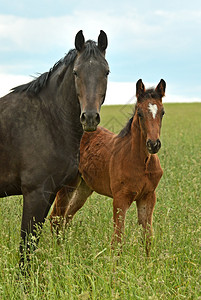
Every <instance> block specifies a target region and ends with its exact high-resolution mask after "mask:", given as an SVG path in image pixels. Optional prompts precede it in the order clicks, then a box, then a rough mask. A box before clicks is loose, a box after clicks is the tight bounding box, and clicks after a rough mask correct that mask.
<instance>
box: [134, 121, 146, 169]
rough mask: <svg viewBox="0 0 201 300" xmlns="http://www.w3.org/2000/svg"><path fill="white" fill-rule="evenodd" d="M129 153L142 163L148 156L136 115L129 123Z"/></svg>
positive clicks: (144, 139)
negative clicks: (130, 123)
mask: <svg viewBox="0 0 201 300" xmlns="http://www.w3.org/2000/svg"><path fill="white" fill-rule="evenodd" d="M131 140H132V142H131V153H132V156H133V157H134V158H135V159H136V160H138V161H139V163H142V164H144V163H145V162H146V161H147V159H148V158H149V156H150V154H149V153H148V151H147V148H146V138H145V136H144V134H143V132H142V130H141V127H140V124H139V120H138V118H137V116H135V117H134V119H133V123H132V125H131Z"/></svg>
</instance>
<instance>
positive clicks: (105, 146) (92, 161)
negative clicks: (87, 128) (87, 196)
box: [79, 127, 116, 197]
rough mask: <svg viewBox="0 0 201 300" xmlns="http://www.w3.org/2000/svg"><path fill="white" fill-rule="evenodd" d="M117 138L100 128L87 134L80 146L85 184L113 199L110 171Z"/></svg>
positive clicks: (80, 168) (80, 166)
mask: <svg viewBox="0 0 201 300" xmlns="http://www.w3.org/2000/svg"><path fill="white" fill-rule="evenodd" d="M115 136H116V135H115V134H114V133H112V132H111V131H109V130H107V129H105V128H103V127H98V128H97V130H96V131H94V132H90V133H88V132H85V133H84V134H83V137H82V140H81V144H80V164H79V170H80V172H81V174H82V176H83V178H84V180H85V182H86V183H87V185H88V186H89V187H90V188H91V189H92V190H95V191H96V192H97V193H99V194H102V195H106V196H109V197H112V192H111V189H110V176H109V173H110V172H109V169H110V162H111V157H112V154H113V148H114V140H115Z"/></svg>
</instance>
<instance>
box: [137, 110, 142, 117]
mask: <svg viewBox="0 0 201 300" xmlns="http://www.w3.org/2000/svg"><path fill="white" fill-rule="evenodd" d="M137 115H138V117H140V118H143V114H142V112H141V111H139V110H138V111H137Z"/></svg>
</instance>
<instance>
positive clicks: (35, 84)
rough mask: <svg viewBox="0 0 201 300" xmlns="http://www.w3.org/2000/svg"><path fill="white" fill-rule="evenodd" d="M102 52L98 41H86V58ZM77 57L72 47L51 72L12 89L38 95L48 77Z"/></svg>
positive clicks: (84, 54)
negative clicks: (97, 43)
mask: <svg viewBox="0 0 201 300" xmlns="http://www.w3.org/2000/svg"><path fill="white" fill-rule="evenodd" d="M100 54H101V52H100V50H99V49H98V47H97V45H96V43H95V42H94V41H92V40H88V41H87V42H86V43H85V49H84V51H83V57H84V58H85V59H87V58H89V57H90V56H92V55H93V56H95V57H96V56H98V55H99V56H100ZM76 57H77V50H76V49H72V50H70V51H69V52H68V54H67V55H66V56H65V57H64V58H62V59H60V60H59V61H58V62H57V63H55V65H54V66H53V67H52V68H51V69H50V70H49V72H45V73H43V74H41V75H40V76H39V77H36V78H35V79H34V80H33V81H31V82H28V83H25V84H22V85H19V86H17V87H14V88H12V89H11V91H12V92H13V93H21V92H29V93H32V94H35V95H37V94H38V93H39V92H40V91H41V89H42V88H43V87H45V86H46V84H47V82H48V79H49V78H50V76H51V75H52V73H54V72H55V71H56V70H58V68H59V67H60V66H62V65H63V64H64V65H65V66H66V69H67V68H68V67H69V66H70V65H71V63H73V62H74V61H75V58H76Z"/></svg>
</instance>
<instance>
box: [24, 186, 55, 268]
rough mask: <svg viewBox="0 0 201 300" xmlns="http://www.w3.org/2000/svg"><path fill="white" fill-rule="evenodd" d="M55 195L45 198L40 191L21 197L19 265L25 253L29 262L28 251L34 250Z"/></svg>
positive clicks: (26, 193)
mask: <svg viewBox="0 0 201 300" xmlns="http://www.w3.org/2000/svg"><path fill="white" fill-rule="evenodd" d="M54 197H55V195H54V194H52V195H49V197H48V198H47V197H45V195H44V193H43V191H42V189H41V188H40V189H37V190H33V191H31V192H28V191H26V192H25V193H24V195H23V216H22V224H21V238H22V241H21V243H20V253H21V260H20V262H21V265H22V266H23V264H24V254H25V253H27V260H29V253H30V250H31V249H32V250H35V248H36V246H37V244H38V241H39V238H40V232H41V229H42V226H43V223H44V221H45V218H46V216H47V214H48V211H49V209H50V207H51V204H52V202H53V200H54Z"/></svg>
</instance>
